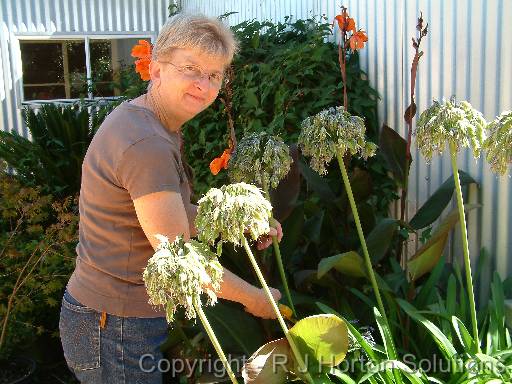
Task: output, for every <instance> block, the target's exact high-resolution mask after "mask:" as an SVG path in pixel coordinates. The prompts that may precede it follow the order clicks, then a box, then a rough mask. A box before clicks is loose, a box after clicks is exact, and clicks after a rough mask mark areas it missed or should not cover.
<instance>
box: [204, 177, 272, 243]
mask: <svg viewBox="0 0 512 384" xmlns="http://www.w3.org/2000/svg"><path fill="white" fill-rule="evenodd" d="M198 205H199V206H198V209H197V216H196V221H195V224H196V228H197V231H198V238H199V240H201V241H204V242H205V243H208V244H211V245H213V244H215V242H216V240H217V239H218V238H219V237H220V244H222V242H230V243H233V244H235V245H240V244H242V242H243V240H244V236H245V234H248V235H249V236H250V237H251V238H252V239H253V240H256V239H257V238H258V237H260V236H261V235H263V234H266V233H268V232H269V230H270V226H269V221H270V218H271V215H272V205H271V204H270V203H269V201H268V200H267V199H265V197H263V194H262V193H261V190H260V189H258V188H257V187H255V186H254V185H250V184H246V183H236V184H229V185H224V186H222V187H221V188H220V189H218V188H211V189H210V190H209V191H208V192H207V193H206V195H205V196H204V197H203V198H201V199H200V200H199V202H198Z"/></svg>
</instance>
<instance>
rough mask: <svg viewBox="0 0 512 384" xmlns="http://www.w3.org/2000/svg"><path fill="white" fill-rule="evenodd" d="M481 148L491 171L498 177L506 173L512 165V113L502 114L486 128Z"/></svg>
mask: <svg viewBox="0 0 512 384" xmlns="http://www.w3.org/2000/svg"><path fill="white" fill-rule="evenodd" d="M487 134H488V136H487V139H485V141H484V144H483V148H484V150H485V151H486V152H487V153H486V159H487V162H488V163H489V164H490V166H491V169H492V170H493V171H494V172H496V173H497V174H499V175H504V174H505V173H507V169H508V167H509V165H510V164H512V111H505V112H502V113H501V115H500V116H498V117H496V119H494V120H493V121H492V122H490V123H489V125H488V126H487Z"/></svg>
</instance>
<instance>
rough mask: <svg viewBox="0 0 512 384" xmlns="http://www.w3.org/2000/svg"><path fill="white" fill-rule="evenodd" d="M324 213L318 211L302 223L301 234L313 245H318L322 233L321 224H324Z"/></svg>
mask: <svg viewBox="0 0 512 384" xmlns="http://www.w3.org/2000/svg"><path fill="white" fill-rule="evenodd" d="M324 216H325V211H324V210H321V211H318V212H317V213H316V214H315V215H313V216H312V217H310V218H309V219H307V220H306V222H305V223H304V229H303V234H304V235H305V236H306V237H307V238H308V239H309V240H311V241H312V242H313V243H317V244H318V243H319V242H320V240H321V238H320V234H321V232H322V224H323V223H324Z"/></svg>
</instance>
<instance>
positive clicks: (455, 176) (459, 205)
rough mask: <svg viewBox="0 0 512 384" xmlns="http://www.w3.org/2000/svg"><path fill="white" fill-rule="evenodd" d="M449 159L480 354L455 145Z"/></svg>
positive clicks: (474, 330) (472, 314)
mask: <svg viewBox="0 0 512 384" xmlns="http://www.w3.org/2000/svg"><path fill="white" fill-rule="evenodd" d="M450 157H451V160H452V169H453V180H454V182H455V190H456V194H457V208H458V209H459V222H460V234H461V238H462V250H463V252H464V267H465V270H466V284H467V286H468V295H469V305H470V310H471V311H470V312H471V324H472V327H473V338H474V339H475V344H476V350H477V352H480V339H479V337H478V323H477V320H476V305H475V294H474V291H473V278H472V276H471V260H470V258H469V246H468V234H467V230H466V216H465V215H464V202H463V199H462V191H461V188H460V180H459V168H458V167H457V149H456V146H455V144H453V143H450Z"/></svg>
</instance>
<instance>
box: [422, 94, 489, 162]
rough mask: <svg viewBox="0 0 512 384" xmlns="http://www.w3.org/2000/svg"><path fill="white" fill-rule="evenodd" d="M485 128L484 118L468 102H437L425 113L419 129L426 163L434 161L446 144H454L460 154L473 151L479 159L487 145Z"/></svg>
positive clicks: (451, 100)
mask: <svg viewBox="0 0 512 384" xmlns="http://www.w3.org/2000/svg"><path fill="white" fill-rule="evenodd" d="M485 126H486V122H485V119H484V118H483V116H482V114H481V113H480V112H478V111H477V110H476V109H474V108H473V107H472V106H471V104H469V103H468V102H467V101H461V102H457V101H456V100H455V98H454V97H452V98H451V99H450V101H443V102H438V101H434V104H433V105H432V106H431V107H430V108H428V109H427V110H426V111H424V112H423V113H422V114H421V116H420V118H419V120H418V124H417V128H416V145H417V146H418V148H419V150H420V152H421V153H422V155H423V156H424V157H425V159H426V160H427V162H429V161H430V160H432V156H433V155H434V152H438V153H439V154H442V153H443V151H444V149H445V148H446V143H447V142H448V143H450V144H453V145H454V146H455V148H456V150H457V152H458V151H459V150H460V148H463V147H468V148H472V150H473V155H474V156H475V157H476V158H478V157H479V156H480V151H481V148H482V144H483V141H484V129H485Z"/></svg>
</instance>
